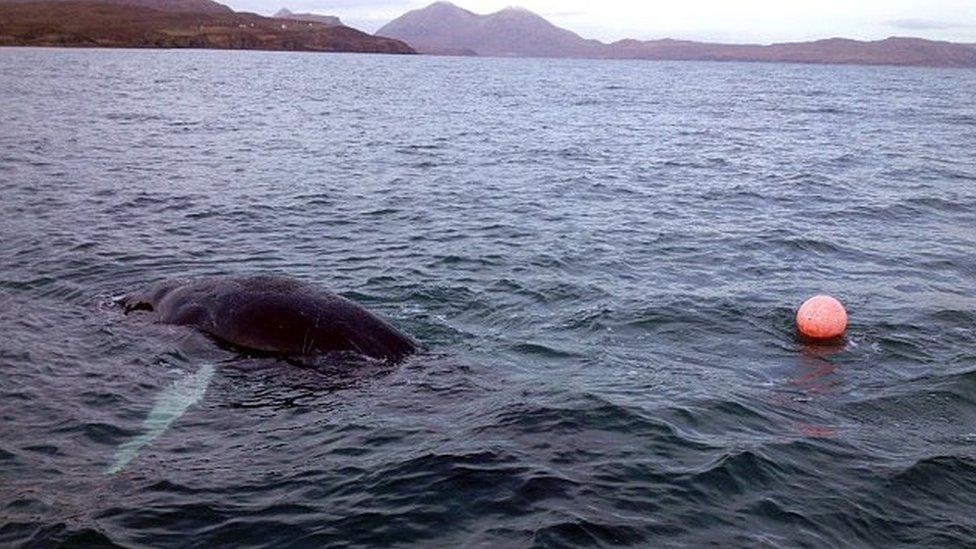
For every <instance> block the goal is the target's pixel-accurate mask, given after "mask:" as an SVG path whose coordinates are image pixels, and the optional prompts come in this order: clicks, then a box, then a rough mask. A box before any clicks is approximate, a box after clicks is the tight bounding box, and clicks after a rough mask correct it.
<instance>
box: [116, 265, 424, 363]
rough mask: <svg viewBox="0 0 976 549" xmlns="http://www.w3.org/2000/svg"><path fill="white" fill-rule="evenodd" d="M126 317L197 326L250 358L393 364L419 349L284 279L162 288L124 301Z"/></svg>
mask: <svg viewBox="0 0 976 549" xmlns="http://www.w3.org/2000/svg"><path fill="white" fill-rule="evenodd" d="M120 301H121V305H122V307H123V309H124V311H125V313H126V314H130V313H143V314H148V315H149V316H150V318H151V319H152V320H153V321H154V322H157V323H162V324H173V325H180V326H191V327H193V328H196V329H197V330H199V331H201V332H203V333H205V334H207V335H209V336H211V337H212V338H213V339H215V340H217V341H218V342H222V343H225V344H228V345H230V346H232V347H236V348H239V349H242V350H249V351H257V352H264V353H273V354H279V355H313V354H323V353H330V352H341V351H350V352H354V353H358V354H360V355H363V356H366V357H369V358H372V359H376V360H381V361H387V362H399V361H401V360H403V359H404V358H406V357H407V356H409V355H411V354H413V353H415V352H416V351H417V349H418V345H417V343H416V342H415V341H414V340H413V339H412V338H411V337H410V336H408V335H406V334H405V333H403V332H401V331H400V330H398V329H397V328H396V327H394V326H393V325H392V324H390V323H389V322H387V321H386V320H383V319H382V318H380V317H378V316H377V315H375V314H373V313H371V312H370V311H368V310H367V309H366V308H365V307H363V306H362V305H359V304H358V303H356V302H354V301H352V300H350V299H347V298H345V297H342V296H340V295H338V294H335V293H333V292H330V291H327V290H325V289H322V288H319V287H318V286H316V285H314V284H312V283H309V282H304V281H300V280H297V279H293V278H290V277H285V276H280V275H268V274H259V275H229V276H211V277H202V278H195V279H172V280H162V281H159V282H156V283H153V284H150V285H149V286H147V287H145V288H143V289H141V290H139V291H136V292H133V293H130V294H127V295H125V296H123V297H122V298H121V300H120Z"/></svg>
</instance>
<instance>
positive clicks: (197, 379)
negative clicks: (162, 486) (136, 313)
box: [105, 364, 215, 475]
mask: <svg viewBox="0 0 976 549" xmlns="http://www.w3.org/2000/svg"><path fill="white" fill-rule="evenodd" d="M214 369H215V367H214V365H213V364H204V365H203V366H202V367H200V369H199V370H197V371H196V372H194V373H192V374H189V375H187V376H186V377H183V378H180V379H178V380H176V381H175V382H174V383H173V385H172V386H170V387H168V388H167V389H166V390H165V391H163V392H162V393H160V394H159V396H158V397H156V402H155V403H154V404H153V407H152V410H150V411H149V415H148V416H147V417H146V420H145V421H143V422H142V430H143V433H142V434H141V435H139V436H137V437H135V438H133V439H132V440H129V441H127V442H125V443H124V444H122V445H121V446H119V447H118V448H116V450H115V461H114V462H113V463H112V466H111V467H109V468H108V469H107V470H106V471H105V474H107V475H114V474H115V473H118V472H119V471H121V470H122V469H123V468H125V466H126V465H128V464H129V462H131V461H132V460H133V459H135V457H136V455H137V454H138V453H139V450H140V449H141V448H142V447H143V446H145V445H147V444H149V443H151V442H152V441H154V440H156V439H157V438H159V436H160V435H162V434H163V433H164V432H166V429H168V428H169V426H170V425H172V424H173V422H174V421H176V420H177V419H179V418H180V416H182V415H183V414H184V413H185V412H186V410H187V409H188V408H189V407H190V406H193V405H194V404H196V403H197V402H199V401H200V399H202V398H203V395H204V393H206V392H207V387H208V386H209V385H210V380H211V379H212V378H213V374H214Z"/></svg>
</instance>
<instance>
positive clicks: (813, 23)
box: [224, 0, 976, 43]
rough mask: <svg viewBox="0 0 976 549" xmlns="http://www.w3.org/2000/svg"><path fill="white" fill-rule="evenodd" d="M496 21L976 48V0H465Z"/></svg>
mask: <svg viewBox="0 0 976 549" xmlns="http://www.w3.org/2000/svg"><path fill="white" fill-rule="evenodd" d="M224 3H226V4H229V5H230V6H232V7H233V8H235V9H238V10H246V11H254V12H257V13H261V14H271V13H273V12H275V11H277V10H278V9H279V8H281V7H287V8H289V9H290V10H292V11H310V12H314V13H321V14H327V15H338V16H339V17H341V18H342V20H343V22H344V23H346V24H347V25H350V26H353V27H356V28H359V29H362V30H365V31H367V32H374V31H375V30H376V29H378V28H379V27H380V26H382V25H383V24H385V23H387V22H388V21H390V20H392V19H394V18H396V17H398V16H400V15H402V14H403V13H404V12H406V11H408V10H411V9H416V8H420V7H423V6H425V5H427V4H429V3H430V0H426V1H425V0H421V1H414V0H224ZM454 3H455V4H457V5H458V6H461V7H463V8H466V9H469V10H471V11H474V12H476V13H490V12H493V11H497V10H499V9H502V8H504V7H506V6H510V5H518V6H521V7H524V8H528V9H530V10H532V11H534V12H536V13H538V14H539V15H542V16H543V17H545V18H547V19H549V20H550V21H552V22H553V23H555V24H557V25H559V26H561V27H565V28H568V29H570V30H573V31H575V32H577V33H579V34H581V35H583V36H585V37H587V38H598V39H600V40H604V41H613V40H618V39H621V38H639V39H653V38H666V37H671V38H685V39H694V40H712V41H727V42H763V43H766V42H777V41H795V40H810V39H816V38H826V37H831V36H844V37H848V38H859V39H879V38H884V37H887V36H891V35H897V36H921V37H925V38H933V39H939V40H951V41H957V42H976V0H680V1H677V2H676V1H674V0H644V1H640V0H636V1H635V0H600V1H594V0H498V1H494V0H457V1H455V2H454Z"/></svg>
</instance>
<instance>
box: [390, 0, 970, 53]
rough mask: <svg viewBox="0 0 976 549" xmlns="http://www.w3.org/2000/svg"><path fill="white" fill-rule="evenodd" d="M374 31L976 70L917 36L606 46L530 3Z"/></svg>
mask: <svg viewBox="0 0 976 549" xmlns="http://www.w3.org/2000/svg"><path fill="white" fill-rule="evenodd" d="M376 35H377V36H384V37H389V38H396V39H398V40H402V41H403V42H405V43H407V44H410V45H411V46H413V47H414V49H416V50H417V51H418V52H420V53H427V54H445V53H447V52H454V51H459V50H463V51H467V52H470V53H473V54H477V55H484V56H497V57H579V58H593V59H645V60H684V61H740V62H784V63H818V64H864V65H903V66H928V67H961V68H976V47H974V46H973V45H972V44H960V43H953V42H944V41H938V40H928V39H924V38H914V37H898V36H892V37H888V38H885V39H882V40H854V39H850V38H841V37H834V38H825V39H821V40H812V41H807V42H780V43H773V44H722V43H710V42H697V41H691V40H675V39H671V38H663V39H657V40H637V39H633V38H625V39H622V40H617V41H614V42H611V43H609V44H607V43H603V42H600V41H598V40H592V39H587V38H584V37H582V36H580V35H578V34H576V33H574V32H572V31H570V30H567V29H563V28H560V27H558V26H556V25H554V24H552V23H550V22H549V21H547V20H546V19H545V18H543V17H542V16H540V15H538V14H536V13H533V12H531V11H529V10H527V9H525V8H520V7H509V8H505V9H502V10H499V11H497V12H494V13H489V14H484V15H479V14H477V13H474V12H472V11H470V10H467V9H465V8H461V7H459V6H457V5H455V4H452V3H451V2H447V1H443V0H442V1H438V2H434V3H433V4H430V5H428V6H426V7H424V8H420V9H415V10H411V11H408V12H406V13H404V14H403V15H401V16H400V17H398V18H396V19H394V20H392V21H390V22H389V23H387V24H386V25H384V26H383V27H382V28H380V29H379V30H378V31H376Z"/></svg>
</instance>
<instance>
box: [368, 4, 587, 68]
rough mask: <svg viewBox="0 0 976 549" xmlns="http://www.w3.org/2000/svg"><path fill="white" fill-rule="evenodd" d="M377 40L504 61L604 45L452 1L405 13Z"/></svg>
mask: <svg viewBox="0 0 976 549" xmlns="http://www.w3.org/2000/svg"><path fill="white" fill-rule="evenodd" d="M376 35H377V36H387V37H390V38H396V39H398V40H403V41H404V42H406V43H408V44H410V45H411V46H413V47H414V48H415V49H416V50H417V51H419V52H421V53H445V52H473V53H476V54H477V55H490V56H506V57H590V56H593V55H595V54H596V52H597V51H599V49H600V48H602V47H603V44H601V43H600V42H597V41H596V40H586V39H584V38H582V37H580V36H579V35H578V34H576V33H574V32H571V31H568V30H566V29H561V28H559V27H557V26H555V25H553V24H552V23H550V22H549V21H546V20H545V19H543V18H542V17H540V16H538V15H536V14H534V13H532V12H530V11H528V10H525V9H521V8H506V9H503V10H501V11H499V12H496V13H492V14H488V15H478V14H475V13H472V12H470V11H468V10H465V9H462V8H459V7H457V6H455V5H454V4H451V3H450V2H436V3H434V4H431V5H430V6H427V7H426V8H423V9H419V10H414V11H410V12H407V13H406V14H404V15H403V16H401V17H399V18H397V19H394V20H393V21H391V22H390V23H388V24H386V25H385V26H383V28H381V29H380V30H378V31H376Z"/></svg>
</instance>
